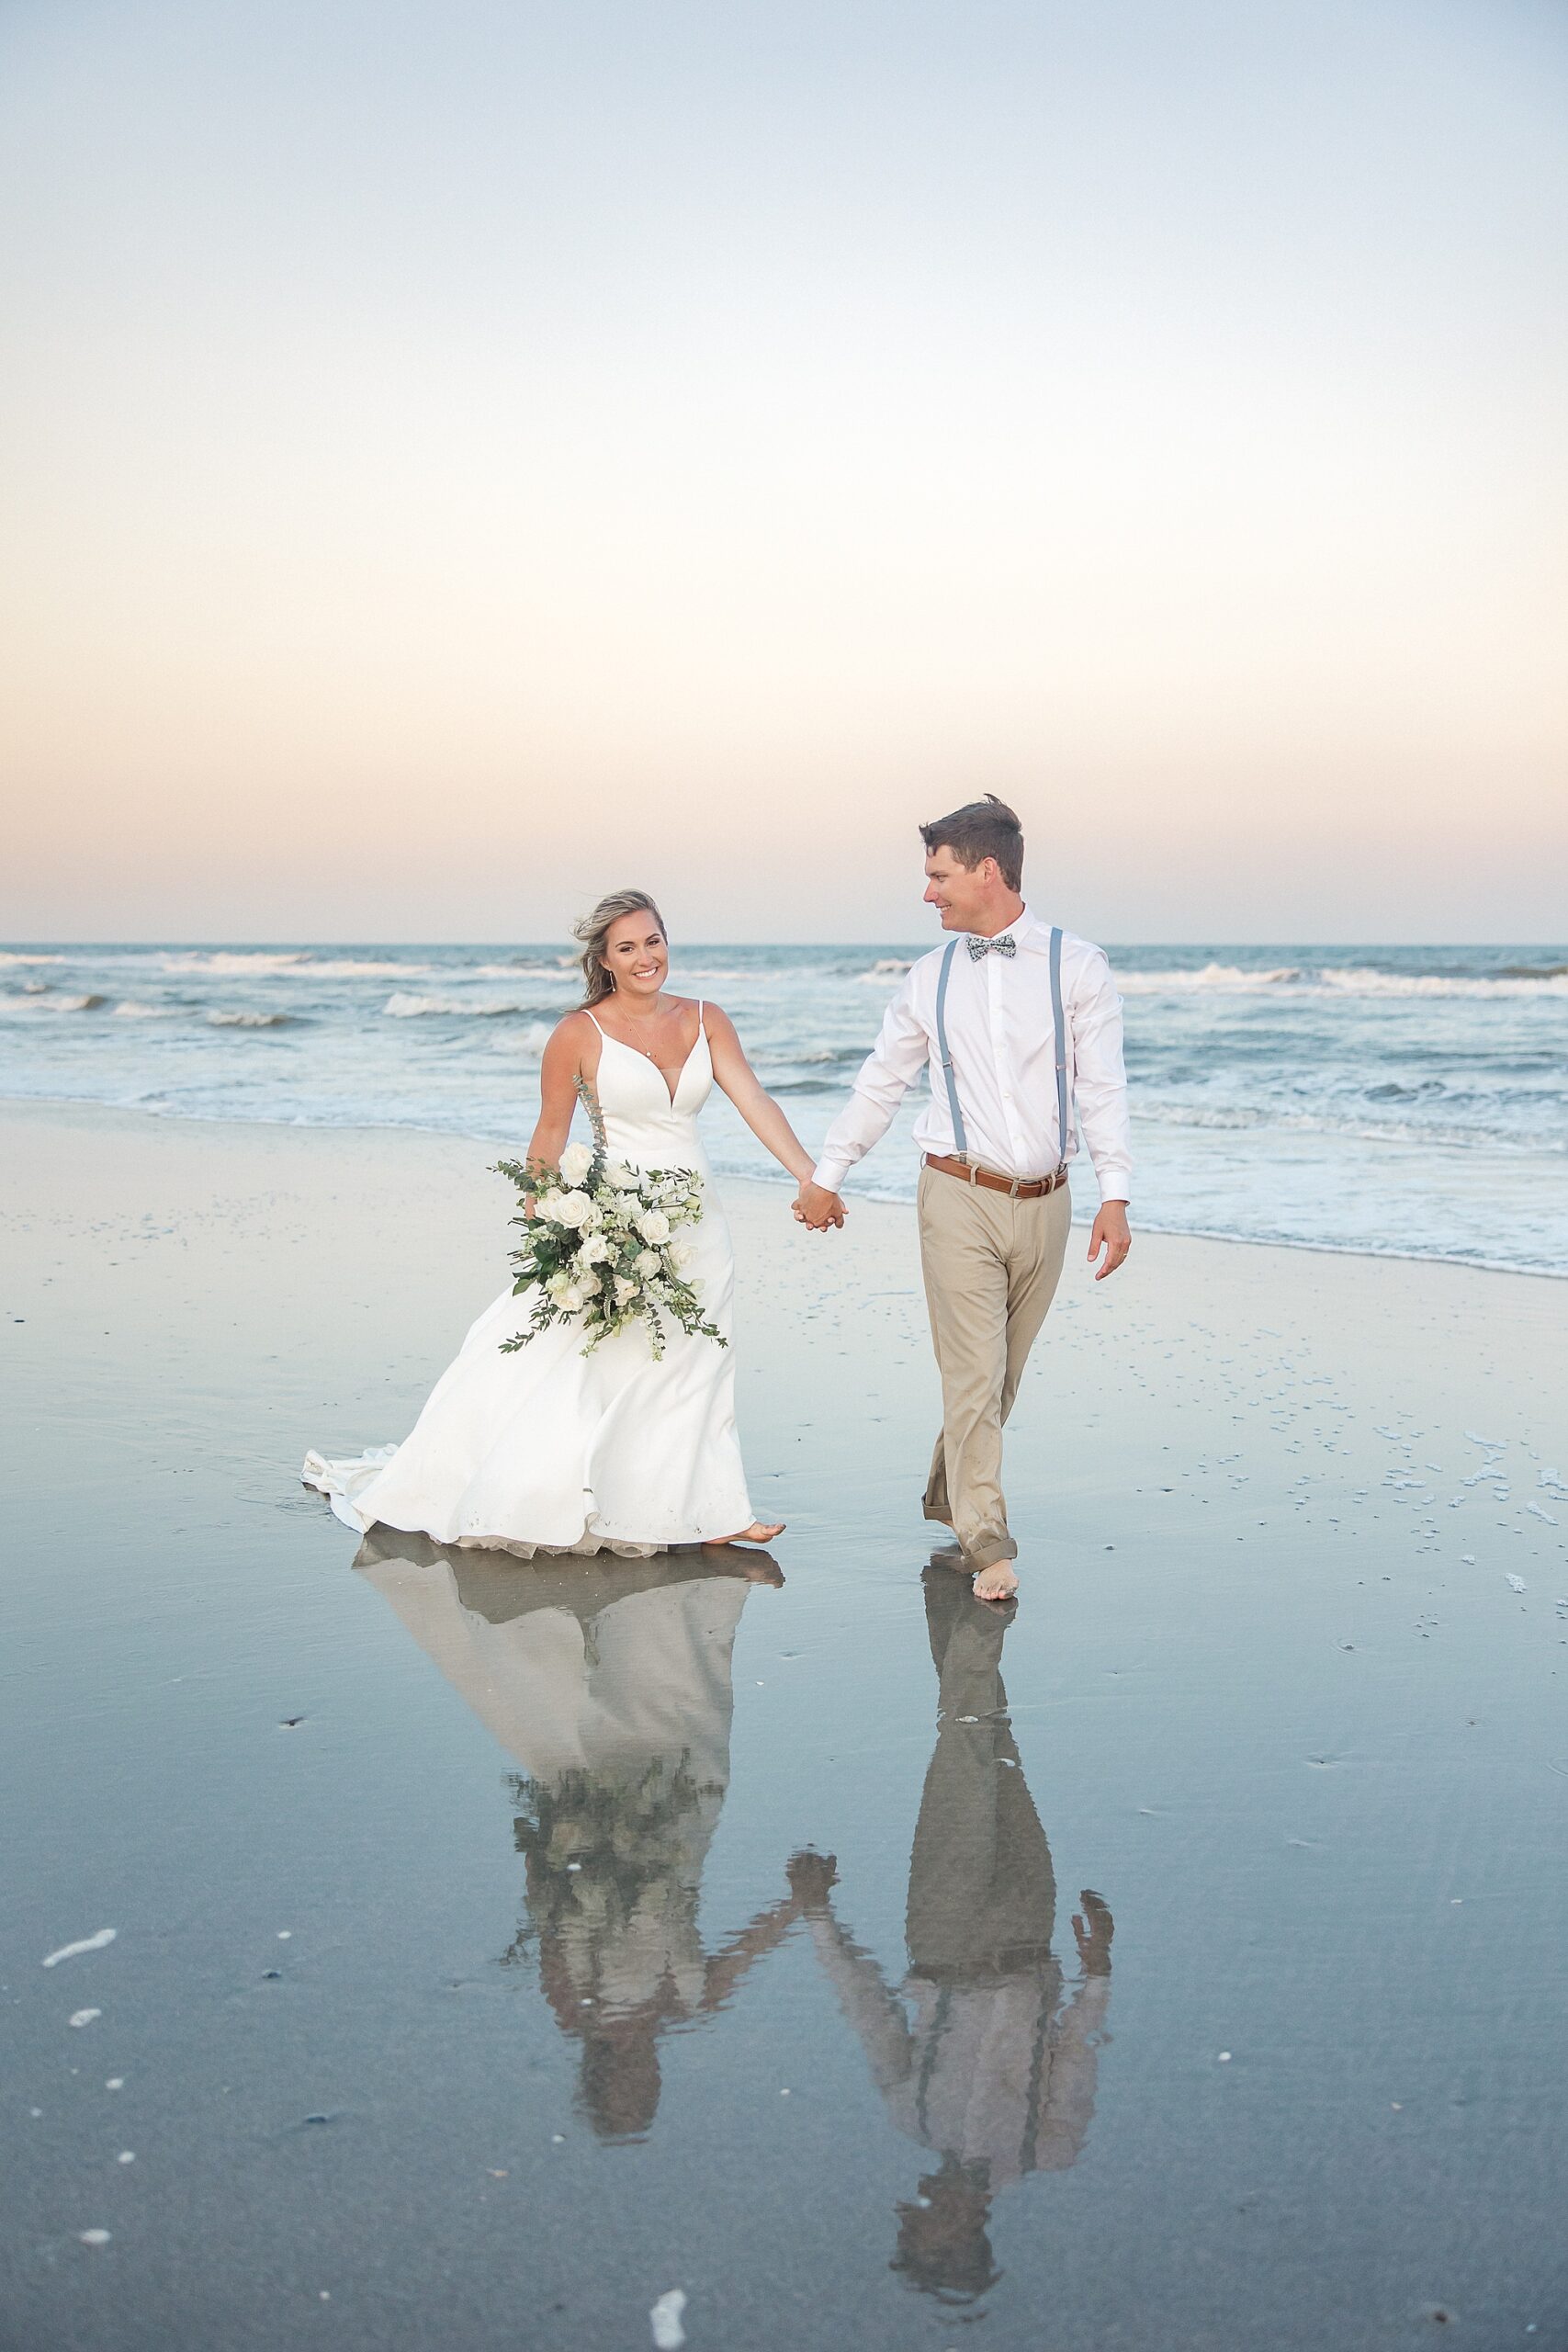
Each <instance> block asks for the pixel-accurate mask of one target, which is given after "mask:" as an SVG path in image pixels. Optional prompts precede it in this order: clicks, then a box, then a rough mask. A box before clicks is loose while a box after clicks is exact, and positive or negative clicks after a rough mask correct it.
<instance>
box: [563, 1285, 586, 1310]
mask: <svg viewBox="0 0 1568 2352" xmlns="http://www.w3.org/2000/svg"><path fill="white" fill-rule="evenodd" d="M560 1303H561V1306H562V1307H563V1308H564V1309H565V1311H566V1313H567V1314H568V1315H578V1314H581V1311H582V1293H581V1290H580V1289H579V1288H578V1286H577V1284H576V1283H568V1284H567V1286H566V1288H565V1289H564V1290H563V1291H562V1292H561V1294H560Z"/></svg>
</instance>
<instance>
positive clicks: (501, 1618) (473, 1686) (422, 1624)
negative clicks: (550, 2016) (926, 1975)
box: [355, 1528, 799, 2139]
mask: <svg viewBox="0 0 1568 2352" xmlns="http://www.w3.org/2000/svg"><path fill="white" fill-rule="evenodd" d="M355 1566H356V1567H358V1568H359V1569H361V1570H362V1571H363V1573H364V1574H365V1575H366V1577H367V1578H368V1579H369V1581H370V1582H371V1583H372V1584H374V1585H375V1586H376V1587H377V1589H378V1591H379V1592H381V1593H382V1594H383V1596H384V1597H385V1598H386V1599H387V1600H389V1601H390V1603H391V1605H392V1607H393V1608H394V1609H395V1610H396V1611H397V1612H398V1614H399V1616H400V1617H401V1619H402V1621H403V1623H404V1624H405V1625H406V1626H407V1627H408V1629H409V1631H410V1633H411V1634H412V1635H413V1637H414V1639H415V1640H416V1641H417V1642H418V1643H419V1644H420V1645H421V1646H422V1647H423V1648H424V1649H425V1650H427V1651H428V1652H429V1653H430V1655H431V1657H433V1658H434V1660H435V1663H436V1664H437V1666H439V1668H441V1671H442V1672H443V1674H445V1675H446V1679H447V1680H448V1681H449V1682H451V1683H452V1685H453V1686H454V1688H455V1689H456V1690H457V1691H458V1693H459V1694H460V1695H461V1697H462V1698H463V1699H465V1700H466V1701H467V1702H468V1705H469V1706H470V1707H471V1708H472V1709H473V1711H474V1713H476V1714H477V1715H478V1716H479V1719H480V1721H481V1722H482V1723H483V1724H485V1726H486V1728H487V1729H488V1730H489V1731H490V1732H491V1733H492V1734H493V1736H495V1738H496V1739H497V1740H499V1741H500V1743H501V1745H502V1747H504V1748H506V1749H507V1750H508V1752H509V1753H510V1754H511V1755H512V1756H513V1757H514V1758H515V1759H516V1760H517V1762H518V1763H519V1764H520V1765H521V1766H522V1768H523V1769H522V1770H521V1772H519V1773H517V1774H515V1775H514V1776H513V1779H512V1781H511V1788H512V1791H513V1796H514V1799H515V1802H516V1807H517V1818H516V1839H517V1846H518V1849H519V1850H520V1852H521V1853H522V1854H523V1856H524V1860H525V1897H526V1905H527V1917H526V1922H525V1926H524V1927H523V1928H521V1930H520V1931H519V1933H518V1935H517V1937H516V1939H515V1940H514V1942H513V1946H512V1948H511V1950H510V1951H508V1952H507V1954H506V1955H505V1957H506V1960H507V1961H508V1962H511V1963H513V1964H515V1963H517V1962H522V1961H523V1960H525V1957H526V1956H527V1954H528V1953H529V1951H530V1950H532V1951H534V1952H535V1954H536V1958H537V1962H538V1969H539V1981H540V1985H541V1986H542V1989H543V1991H544V1993H545V1996H546V1998H547V2000H548V2002H549V2004H550V2007H551V2009H552V2010H553V2012H554V2014H555V2018H556V2021H557V2023H558V2025H559V2026H560V2028H561V2030H562V2031H563V2032H564V2033H568V2034H570V2035H571V2036H573V2038H574V2039H577V2040H579V2041H581V2078H580V2087H581V2101H582V2105H583V2108H584V2109H585V2110H586V2113H587V2116H588V2119H589V2120H590V2122H591V2123H592V2126H593V2129H594V2130H595V2131H597V2132H598V2133H599V2134H600V2135H601V2136H602V2137H603V2138H605V2139H624V2138H627V2137H629V2136H632V2135H635V2134H637V2133H641V2132H644V2131H647V2130H648V2128H649V2125H650V2124H651V2122H652V2120H653V2117H654V2112H655V2109H657V2107H658V2104H659V2092H660V2070H659V2048H658V2044H659V2037H660V2034H661V2033H662V2032H664V2031H665V2030H666V2029H667V2028H669V2027H670V2026H672V2025H680V2024H684V2023H688V2022H690V2021H692V2020H694V2019H696V2018H703V2017H705V2016H707V2015H708V2014H710V2013H711V2012H713V2011H714V2010H716V2009H718V2008H720V2007H723V2005H724V2003H725V2001H726V1999H727V1997H728V1995H729V1994H730V1993H731V1992H732V1991H733V1989H734V1987H735V1986H736V1985H737V1984H738V1983H739V1980H740V1979H741V1977H742V1976H744V1974H745V1973H746V1972H747V1970H748V1969H749V1968H750V1965H751V1963H752V1962H753V1961H755V1960H757V1959H759V1958H760V1957H761V1954H762V1953H763V1952H765V1951H770V1950H771V1949H772V1948H773V1945H774V1944H776V1943H777V1942H778V1941H779V1940H780V1939H781V1938H782V1937H783V1935H784V1931H785V1930H786V1928H788V1927H789V1926H790V1925H791V1923H792V1922H793V1921H794V1920H795V1918H796V1917H798V1916H799V1905H798V1902H797V1901H796V1900H795V1899H793V1898H792V1899H790V1900H787V1901H784V1902H781V1903H777V1904H774V1905H772V1906H770V1908H768V1909H767V1910H765V1911H762V1912H761V1913H759V1915H758V1916H757V1917H756V1918H755V1919H753V1920H752V1921H751V1922H750V1925H749V1926H748V1927H747V1928H743V1929H742V1930H741V1932H740V1933H739V1935H738V1936H736V1937H734V1938H732V1939H730V1941H729V1942H728V1943H726V1944H724V1945H723V1946H721V1947H720V1949H719V1950H718V1951H715V1952H712V1953H707V1952H705V1951H704V1949H703V1943H702V1937H701V1933H700V1930H699V1928H698V1924H697V1913H698V1905H699V1899H700V1895H701V1891H702V1873H703V1865H704V1863H705V1860H706V1858H707V1850H708V1848H709V1846H710V1845H711V1843H712V1841H713V1836H714V1832H715V1830H716V1828H717V1826H718V1817H719V1814H720V1811H721V1809H722V1807H723V1804H724V1797H725V1791H726V1789H727V1788H728V1782H729V1722H730V1713H731V1706H732V1699H731V1691H730V1656H731V1652H732V1650H733V1648H734V1644H735V1634H736V1628H737V1626H738V1625H739V1622H740V1612H741V1611H742V1609H743V1608H744V1607H745V1605H746V1595H747V1590H748V1588H749V1585H750V1583H754V1582H760V1581H769V1582H773V1583H777V1582H779V1581H781V1579H780V1577H779V1574H778V1571H777V1569H776V1568H775V1567H774V1566H773V1563H772V1562H771V1561H770V1560H768V1559H767V1557H766V1555H758V1554H756V1553H750V1554H742V1553H730V1554H728V1555H720V1554H709V1555H707V1557H706V1558H705V1559H703V1560H701V1561H700V1562H699V1561H697V1560H682V1561H680V1562H675V1561H670V1560H664V1561H654V1560H647V1561H640V1560H639V1561H615V1562H612V1561H610V1560H609V1559H607V1558H605V1557H604V1556H603V1555H602V1556H601V1557H600V1558H598V1559H595V1560H591V1561H582V1560H576V1561H573V1562H572V1564H571V1566H570V1569H569V1568H567V1567H566V1566H564V1565H563V1564H558V1563H556V1562H546V1561H539V1562H536V1563H531V1564H526V1565H525V1564H524V1563H521V1562H519V1561H517V1560H515V1559H512V1558H507V1557H498V1556H496V1555H493V1554H486V1553H482V1552H473V1551H467V1550H462V1549H459V1548H457V1547H456V1546H445V1545H441V1544H433V1543H431V1542H430V1541H429V1540H428V1539H427V1538H425V1537H423V1536H418V1535H402V1534H399V1533H397V1532H395V1531H394V1530H392V1529H390V1528H378V1529H377V1530H376V1531H375V1532H373V1533H372V1534H371V1535H369V1536H368V1537H367V1539H366V1541H365V1543H364V1544H362V1545H361V1546H360V1550H359V1553H358V1555H357V1558H356V1560H355Z"/></svg>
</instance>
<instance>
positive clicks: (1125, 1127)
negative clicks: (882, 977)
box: [815, 907, 1133, 1201]
mask: <svg viewBox="0 0 1568 2352" xmlns="http://www.w3.org/2000/svg"><path fill="white" fill-rule="evenodd" d="M1008 935H1009V936H1010V938H1011V939H1012V941H1013V943H1014V953H1013V954H1012V955H1011V956H999V955H997V954H996V953H994V952H991V953H987V955H985V956H980V957H979V958H978V959H976V958H974V957H972V956H970V954H969V950H968V946H967V944H966V942H965V938H964V933H962V932H960V933H958V934H957V948H956V952H955V953H954V955H953V968H952V973H951V977H950V978H949V980H948V988H947V1002H946V1006H945V1008H944V1011H945V1014H946V1020H947V1043H948V1050H949V1052H950V1053H951V1055H952V1057H953V1077H954V1079H955V1080H957V1084H958V1103H959V1108H960V1110H961V1111H962V1112H963V1114H964V1130H965V1136H966V1140H967V1143H968V1148H969V1157H970V1159H975V1160H978V1161H979V1163H980V1165H981V1166H982V1167H983V1168H990V1169H994V1170H996V1172H997V1173H998V1175H999V1176H1021V1177H1026V1178H1027V1177H1035V1176H1047V1175H1049V1174H1050V1172H1051V1170H1053V1169H1054V1168H1055V1167H1057V1166H1059V1165H1060V1163H1061V1161H1062V1160H1063V1159H1072V1158H1073V1157H1074V1155H1075V1152H1076V1150H1077V1142H1076V1137H1075V1136H1074V1135H1073V1133H1072V1132H1071V1130H1072V1129H1073V1126H1074V1124H1075V1122H1074V1117H1073V1113H1074V1109H1075V1107H1076V1110H1077V1124H1079V1125H1082V1128H1083V1134H1084V1141H1085V1142H1086V1143H1087V1144H1088V1146H1089V1158H1090V1159H1091V1160H1092V1161H1093V1163H1094V1172H1095V1174H1096V1176H1097V1177H1098V1178H1099V1180H1100V1198H1101V1200H1105V1201H1125V1200H1130V1199H1131V1197H1132V1178H1133V1148H1132V1136H1131V1130H1130V1127H1129V1124H1128V1118H1127V1078H1126V1072H1125V1070H1124V1069H1123V1068H1122V1000H1121V998H1120V997H1119V996H1118V995H1117V993H1116V989H1115V987H1114V985H1113V983H1112V981H1111V967H1110V965H1109V964H1108V963H1107V961H1106V958H1105V954H1104V951H1103V949H1101V948H1099V947H1093V946H1091V945H1090V944H1089V941H1088V940H1087V939H1079V938H1078V937H1077V935H1076V933H1073V932H1070V931H1066V932H1064V933H1063V934H1062V1001H1063V1005H1064V1007H1065V1010H1066V1029H1067V1079H1068V1094H1067V1103H1068V1110H1067V1125H1068V1129H1069V1133H1068V1135H1067V1137H1066V1148H1065V1149H1064V1147H1063V1140H1062V1138H1061V1136H1059V1135H1058V1134H1057V1131H1056V1056H1055V1023H1054V1020H1053V1017H1052V1010H1051V964H1050V944H1051V931H1050V926H1049V924H1047V923H1043V922H1041V921H1040V919H1039V917H1038V916H1037V915H1034V914H1032V913H1031V911H1030V910H1029V909H1028V908H1027V907H1025V908H1024V910H1023V912H1022V913H1021V915H1020V916H1019V918H1018V921H1017V922H1015V923H1011V924H1010V925H1009V929H1008ZM946 948H947V942H946V941H945V940H944V941H943V942H942V946H941V947H936V948H933V949H932V950H931V954H930V955H929V956H921V958H920V960H919V963H918V964H916V965H914V966H912V967H911V968H910V970H909V971H908V973H907V974H906V975H905V978H904V982H903V985H902V987H901V988H900V989H899V990H898V993H897V996H896V997H895V998H894V1000H893V1001H892V1003H891V1004H890V1005H889V1006H888V1008H887V1012H886V1016H885V1017H884V1020H883V1023H882V1034H881V1035H880V1036H879V1037H878V1038H877V1041H876V1044H875V1045H874V1047H873V1048H872V1050H871V1052H870V1054H869V1055H868V1056H867V1057H866V1059H865V1061H864V1062H863V1064H862V1067H861V1071H860V1075H859V1077H858V1078H857V1079H856V1080H855V1087H854V1092H853V1094H852V1097H851V1099H850V1101H849V1103H848V1104H847V1105H846V1106H845V1108H844V1109H843V1110H842V1111H840V1114H839V1115H838V1117H837V1118H836V1119H835V1120H834V1122H833V1124H832V1125H831V1126H830V1127H829V1130H828V1135H827V1140H826V1141H825V1142H824V1144H823V1146H822V1156H821V1158H820V1159H818V1163H817V1167H816V1170H815V1175H816V1181H817V1182H818V1184H821V1185H824V1186H826V1188H827V1190H828V1191H829V1192H830V1193H837V1192H839V1191H840V1190H841V1188H842V1185H843V1182H844V1178H845V1177H846V1176H847V1175H848V1173H849V1171H850V1170H851V1169H852V1167H853V1166H854V1164H855V1162H856V1161H857V1160H858V1159H863V1157H864V1155H865V1154H866V1153H867V1152H868V1151H869V1150H870V1149H871V1148H872V1146H873V1144H874V1143H876V1142H878V1141H879V1140H880V1139H881V1137H882V1136H885V1135H886V1132H887V1129H888V1126H889V1125H890V1124H891V1122H892V1119H893V1114H894V1113H895V1112H896V1111H897V1108H898V1105H899V1103H901V1102H902V1101H903V1099H904V1096H905V1094H906V1092H907V1091H908V1089H909V1087H911V1086H912V1085H913V1084H914V1082H915V1080H916V1079H917V1078H919V1074H920V1071H921V1070H922V1069H925V1068H927V1067H928V1066H929V1068H930V1070H931V1100H930V1101H929V1102H928V1103H926V1105H925V1108H924V1109H923V1110H922V1111H921V1113H920V1115H919V1119H918V1121H917V1122H916V1125H915V1142H916V1144H917V1146H918V1147H919V1149H920V1150H921V1151H922V1152H927V1151H930V1152H935V1153H937V1154H938V1155H939V1156H942V1157H950V1156H951V1155H952V1154H953V1153H954V1152H955V1151H956V1150H957V1148H958V1147H957V1143H956V1140H955V1138H954V1136H953V1117H952V1114H951V1112H950V1110H949V1108H948V1100H947V1085H946V1081H945V1080H944V1079H943V1077H942V1068H941V1059H942V1057H941V1054H940V1052H939V1050H938V1046H937V1039H936V989H937V978H938V974H939V972H940V970H941V967H942V956H943V955H944V954H945V952H946Z"/></svg>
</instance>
